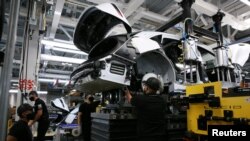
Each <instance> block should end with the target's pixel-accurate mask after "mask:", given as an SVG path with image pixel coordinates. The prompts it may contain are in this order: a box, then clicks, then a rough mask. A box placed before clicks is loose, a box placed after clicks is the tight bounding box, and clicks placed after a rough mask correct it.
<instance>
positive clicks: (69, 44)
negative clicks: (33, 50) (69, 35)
mask: <svg viewBox="0 0 250 141" xmlns="http://www.w3.org/2000/svg"><path fill="white" fill-rule="evenodd" d="M41 44H44V45H48V46H54V47H60V48H64V49H73V50H77V51H80V50H79V49H78V48H77V47H76V46H75V45H74V44H73V42H65V41H54V40H53V41H52V40H46V39H42V40H41Z"/></svg>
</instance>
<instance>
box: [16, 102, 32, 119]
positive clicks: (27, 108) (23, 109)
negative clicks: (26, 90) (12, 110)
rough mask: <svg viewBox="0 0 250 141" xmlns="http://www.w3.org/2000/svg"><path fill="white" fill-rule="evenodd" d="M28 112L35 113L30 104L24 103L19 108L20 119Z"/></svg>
mask: <svg viewBox="0 0 250 141" xmlns="http://www.w3.org/2000/svg"><path fill="white" fill-rule="evenodd" d="M26 111H33V107H32V106H31V105H29V104H28V103H24V104H22V105H20V106H19V107H18V108H17V114H18V116H19V117H22V113H24V112H26Z"/></svg>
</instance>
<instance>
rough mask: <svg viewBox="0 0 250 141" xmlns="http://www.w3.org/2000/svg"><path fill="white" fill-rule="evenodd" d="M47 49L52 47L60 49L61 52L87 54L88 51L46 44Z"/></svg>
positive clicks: (56, 49)
mask: <svg viewBox="0 0 250 141" xmlns="http://www.w3.org/2000/svg"><path fill="white" fill-rule="evenodd" d="M45 49H48V50H50V49H52V50H55V51H60V52H67V53H73V54H81V55H87V54H86V53H84V52H82V51H81V50H73V49H65V48H60V47H55V46H48V45H46V46H45Z"/></svg>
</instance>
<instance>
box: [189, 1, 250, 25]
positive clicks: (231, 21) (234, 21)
mask: <svg viewBox="0 0 250 141" xmlns="http://www.w3.org/2000/svg"><path fill="white" fill-rule="evenodd" d="M193 9H195V10H197V11H199V12H200V13H203V14H206V15H208V16H211V17H212V16H213V15H215V14H216V13H217V12H218V10H219V8H218V7H216V6H214V5H213V4H211V3H208V2H205V1H204V0H195V3H194V4H193ZM221 12H222V13H224V14H225V16H224V17H223V20H222V22H223V23H224V24H228V25H231V26H232V27H233V28H234V29H237V30H246V29H248V28H250V24H248V23H247V22H244V21H243V20H242V19H239V18H236V17H235V16H233V15H231V14H229V13H228V12H225V11H221Z"/></svg>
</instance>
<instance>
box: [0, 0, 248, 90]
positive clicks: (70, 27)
mask: <svg viewBox="0 0 250 141" xmlns="http://www.w3.org/2000/svg"><path fill="white" fill-rule="evenodd" d="M30 1H31V0H21V5H20V12H19V20H18V29H17V40H16V48H15V55H14V61H13V73H12V80H11V82H12V86H11V89H17V83H18V78H19V74H20V64H21V63H22V61H21V58H22V55H21V54H22V49H23V46H24V45H23V43H24V34H25V33H26V31H25V25H26V21H27V13H31V15H32V16H31V19H30V20H29V29H30V30H29V31H28V33H29V40H30V42H34V43H37V44H38V45H37V46H38V47H39V48H40V52H41V54H40V58H38V59H39V70H38V71H37V80H38V82H39V87H40V89H41V90H46V89H47V87H48V83H62V84H63V85H65V86H66V85H68V84H69V83H70V82H69V80H70V74H71V73H72V71H73V70H74V69H75V68H76V67H77V65H79V64H81V63H82V62H84V61H85V60H86V59H87V54H86V53H84V52H82V51H80V50H79V49H77V48H76V47H75V46H74V44H73V33H74V30H75V26H76V24H77V21H78V18H79V16H80V15H81V13H82V12H83V11H84V10H85V9H86V8H88V7H89V6H93V5H97V4H101V3H104V2H108V3H114V4H116V5H117V6H118V7H119V8H120V9H121V10H122V12H123V13H124V15H125V16H126V18H127V19H128V21H129V23H130V24H131V26H132V28H133V32H136V31H155V30H156V29H158V28H159V27H161V26H162V25H164V24H165V23H167V22H169V21H171V20H172V19H174V18H176V17H178V16H179V15H180V14H181V13H182V11H183V9H182V8H181V6H180V5H179V2H181V0H34V3H33V5H29V4H28V2H30ZM6 5H7V6H9V5H10V0H6ZM218 11H221V12H223V13H224V14H225V16H224V18H223V20H222V29H223V35H224V40H225V44H226V45H229V44H234V43H250V2H249V0H195V1H194V3H193V5H192V11H191V14H192V15H191V17H192V19H193V22H194V25H195V26H197V27H201V28H203V29H207V30H210V31H212V30H213V24H214V23H213V20H212V18H211V17H212V16H213V15H215V14H216V13H217V12H218ZM9 18H10V15H9V7H6V9H5V24H4V27H5V28H4V31H3V36H2V41H1V42H0V50H2V51H4V50H5V47H6V46H5V45H6V40H7V30H6V29H7V28H6V27H8V21H9ZM182 27H183V23H178V24H176V25H174V26H173V27H172V28H170V29H168V30H167V31H165V32H167V33H172V34H178V35H180V34H182V32H181V29H182ZM122 32H125V31H123V29H122V28H120V27H119V26H118V27H116V28H115V29H113V30H112V31H111V32H110V33H109V34H110V35H115V34H118V33H122ZM35 34H37V35H40V37H39V40H37V38H34V36H35ZM199 40H200V42H202V43H203V44H204V45H206V46H207V47H209V48H211V49H212V48H213V47H215V46H216V42H215V41H214V40H213V39H210V38H207V37H202V36H201V37H200V38H199ZM246 66H248V67H246V68H245V69H246V70H250V59H248V62H247V64H246Z"/></svg>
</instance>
